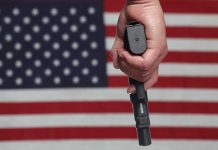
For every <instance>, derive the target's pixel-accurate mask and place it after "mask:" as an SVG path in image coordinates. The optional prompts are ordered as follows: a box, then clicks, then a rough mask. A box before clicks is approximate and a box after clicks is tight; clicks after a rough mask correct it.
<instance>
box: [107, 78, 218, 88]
mask: <svg viewBox="0 0 218 150" xmlns="http://www.w3.org/2000/svg"><path fill="white" fill-rule="evenodd" d="M127 81H128V80H127V77H125V76H110V77H108V86H109V87H127V86H128V82H127ZM154 87H170V88H178V87H180V88H218V77H159V79H158V82H157V83H156V84H155V85H154Z"/></svg>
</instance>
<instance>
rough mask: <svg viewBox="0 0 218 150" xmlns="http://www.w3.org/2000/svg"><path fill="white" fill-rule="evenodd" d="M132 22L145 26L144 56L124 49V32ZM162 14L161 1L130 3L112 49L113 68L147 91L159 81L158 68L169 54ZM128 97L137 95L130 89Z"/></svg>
mask: <svg viewBox="0 0 218 150" xmlns="http://www.w3.org/2000/svg"><path fill="white" fill-rule="evenodd" d="M129 21H136V22H139V23H141V24H143V25H144V28H145V35H146V39H147V41H146V42H147V50H146V52H145V53H144V54H142V56H133V55H131V54H130V53H129V52H128V51H126V50H125V49H124V48H123V47H124V41H123V37H124V30H125V26H126V25H127V23H128V22H129ZM165 30H166V29H165V22H164V16H163V11H162V9H161V6H160V3H159V0H127V1H126V4H125V6H124V7H123V9H122V11H121V13H120V16H119V19H118V23H117V33H116V37H115V42H114V44H113V47H112V58H113V65H114V67H115V68H117V69H120V70H121V71H123V72H124V73H125V74H127V75H128V76H129V77H131V78H133V79H135V80H137V81H141V82H144V88H145V90H147V89H148V88H150V87H152V86H153V85H154V84H155V83H156V82H157V80H158V67H159V64H160V62H161V61H162V60H163V58H164V57H165V56H166V54H167V42H166V31H165ZM127 92H128V93H133V92H135V87H134V86H133V85H130V86H129V87H128V89H127Z"/></svg>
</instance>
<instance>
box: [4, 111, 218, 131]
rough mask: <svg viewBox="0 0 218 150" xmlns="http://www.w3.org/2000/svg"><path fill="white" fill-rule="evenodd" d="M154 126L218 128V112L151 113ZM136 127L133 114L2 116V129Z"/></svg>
mask: <svg viewBox="0 0 218 150" xmlns="http://www.w3.org/2000/svg"><path fill="white" fill-rule="evenodd" d="M150 121H151V126H153V127H155V126H162V127H218V117H217V115H194V114H153V113H151V114H150ZM58 126H59V127H69V126H70V127H72V126H83V127H99V126H107V127H112V126H115V127H116V126H135V121H134V118H133V114H130V113H122V114H120V113H119V114H117V113H113V114H111V113H107V114H100V113H99V114H55V115H54V114H49V115H47V114H43V115H1V116H0V128H26V127H34V128H35V127H58Z"/></svg>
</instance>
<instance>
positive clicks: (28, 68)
mask: <svg viewBox="0 0 218 150" xmlns="http://www.w3.org/2000/svg"><path fill="white" fill-rule="evenodd" d="M123 4H124V0H104V1H101V0H89V1H88V0H81V1H78V0H45V1H42V0H34V1H33V0H31V1H28V0H10V1H3V0H1V1H0V35H1V36H0V149H1V150H15V149H16V150H23V149H28V150H36V149H37V150H38V149H40V150H48V149H52V150H59V149H62V150H68V149H76V150H90V149H91V150H92V149H93V150H102V149H104V150H111V149H113V150H121V149H126V150H134V149H141V147H139V146H138V142H137V139H136V131H135V128H134V126H135V122H134V117H133V113H132V107H131V103H130V100H129V95H128V94H126V87H127V84H128V83H127V77H126V76H125V75H124V74H123V73H121V72H120V71H119V70H115V69H114V68H113V67H112V60H111V58H110V56H109V51H110V49H111V47H112V43H113V41H114V35H115V26H116V22H117V19H118V14H119V11H120V10H121V8H122V6H123ZM161 4H162V6H163V10H164V12H165V19H166V24H167V35H168V46H169V53H168V56H167V57H166V58H165V59H164V61H163V63H162V64H161V65H160V71H159V73H160V77H159V81H158V83H157V84H156V85H155V87H154V88H152V89H150V90H149V91H148V97H149V112H150V120H151V136H152V142H153V143H152V145H151V146H149V147H146V148H148V149H151V150H157V149H163V150H182V149H186V150H193V149H198V150H205V149H210V150H217V148H218V115H217V114H218V109H217V108H218V64H217V63H218V1H217V0H161Z"/></svg>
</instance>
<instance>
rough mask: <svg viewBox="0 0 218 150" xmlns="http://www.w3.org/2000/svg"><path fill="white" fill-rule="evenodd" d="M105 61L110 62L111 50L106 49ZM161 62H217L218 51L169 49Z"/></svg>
mask: <svg viewBox="0 0 218 150" xmlns="http://www.w3.org/2000/svg"><path fill="white" fill-rule="evenodd" d="M106 52H107V62H112V58H111V54H110V53H111V51H110V50H107V51H106ZM163 62H177V63H218V52H176V51H169V52H168V54H167V56H166V57H165V58H164V60H163Z"/></svg>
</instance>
